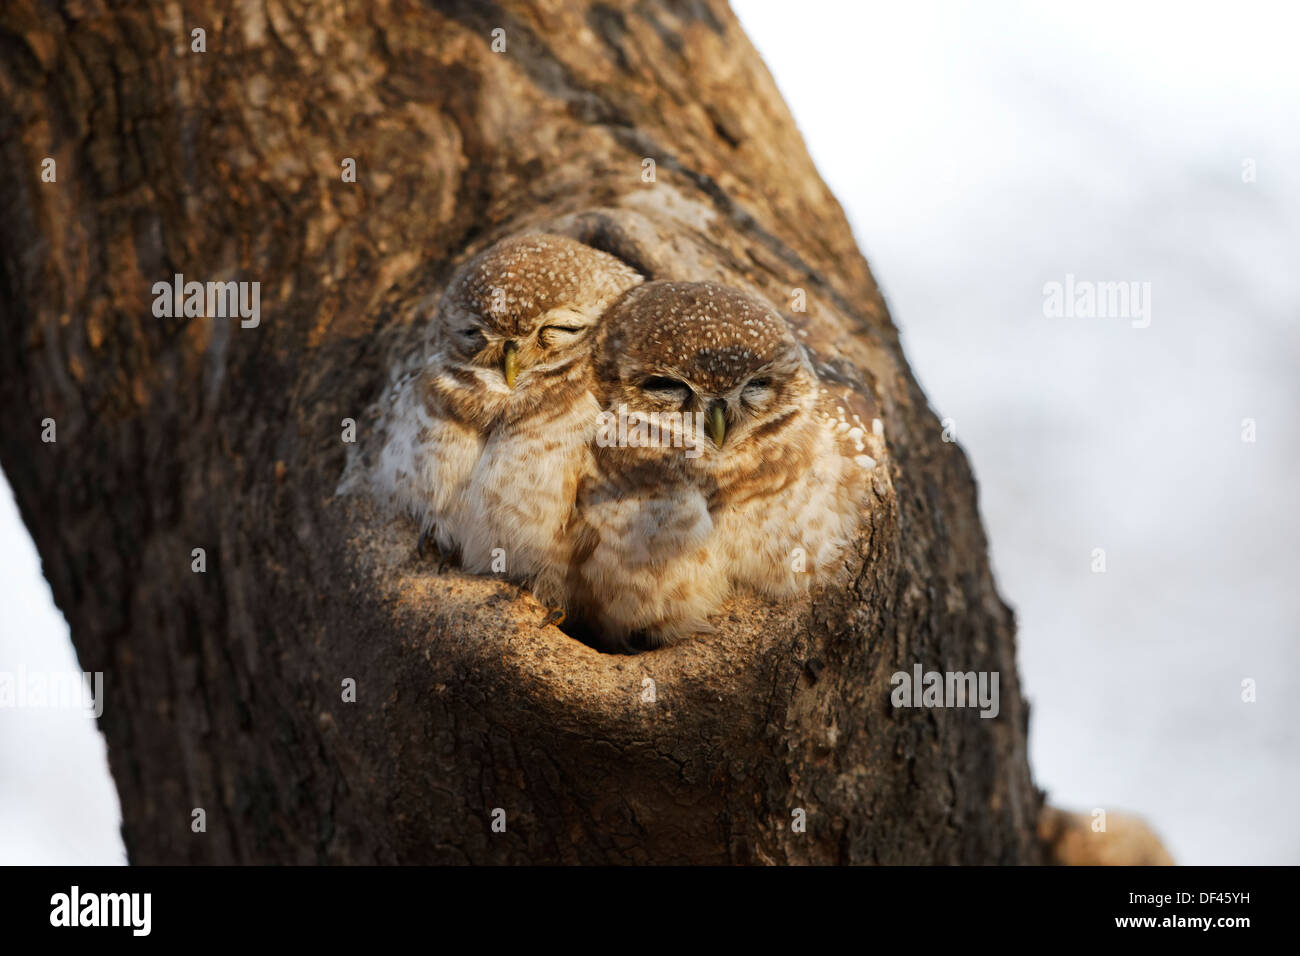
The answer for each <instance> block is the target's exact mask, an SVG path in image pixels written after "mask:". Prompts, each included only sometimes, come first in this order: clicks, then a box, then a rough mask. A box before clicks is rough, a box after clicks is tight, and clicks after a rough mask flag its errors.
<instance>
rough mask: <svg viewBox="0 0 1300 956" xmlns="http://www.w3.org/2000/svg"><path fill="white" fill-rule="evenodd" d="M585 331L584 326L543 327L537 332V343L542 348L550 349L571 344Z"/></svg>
mask: <svg viewBox="0 0 1300 956" xmlns="http://www.w3.org/2000/svg"><path fill="white" fill-rule="evenodd" d="M585 331H587V327H586V326H584V325H545V326H543V327H542V328H541V329H540V330H539V331H538V333H537V341H538V342H540V343H541V345H542V347H543V348H552V347H554V346H556V345H564V344H565V343H568V342H572V341H573V340H574V339H576V338H577V337H578V336H580V335H581V334H582V333H583V332H585Z"/></svg>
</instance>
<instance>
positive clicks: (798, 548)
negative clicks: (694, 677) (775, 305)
mask: <svg viewBox="0 0 1300 956" xmlns="http://www.w3.org/2000/svg"><path fill="white" fill-rule="evenodd" d="M593 366H594V369H595V375H596V383H595V386H596V396H597V398H598V400H599V401H600V403H601V405H602V423H601V426H600V427H599V428H598V430H597V434H596V439H595V442H594V445H595V447H594V448H593V454H592V458H591V461H590V470H589V471H588V472H587V473H585V474H584V475H583V478H582V481H581V483H580V485H579V489H578V497H577V499H576V502H575V511H576V515H575V518H574V520H573V521H572V522H571V535H572V537H573V540H574V543H573V545H572V546H571V548H570V559H571V562H572V564H571V568H570V571H569V580H568V589H567V600H568V603H569V605H570V607H571V609H572V610H573V611H574V612H576V615H577V616H580V617H582V618H584V619H586V620H589V621H591V622H592V625H593V627H594V628H596V629H598V630H599V631H600V632H601V634H603V635H604V637H605V639H606V640H607V642H608V643H610V644H612V645H614V646H619V645H622V644H627V643H629V642H631V641H633V640H636V639H640V640H644V641H645V642H646V643H647V644H649V645H650V646H655V645H657V644H660V643H664V642H669V641H672V640H674V639H676V638H680V637H684V636H687V635H690V634H694V633H700V632H707V631H708V630H709V629H710V627H709V624H708V618H709V615H710V614H711V613H713V612H714V611H716V610H717V608H718V606H719V605H720V604H721V603H722V602H723V601H724V600H725V599H726V598H727V597H728V596H729V595H730V594H731V593H733V591H735V590H736V589H742V590H746V591H749V592H752V593H756V594H758V595H761V596H764V597H768V598H774V599H781V598H787V597H790V596H793V595H796V594H798V593H800V592H802V591H804V590H806V589H808V588H809V587H810V586H811V585H812V584H814V583H819V582H822V581H825V580H827V579H828V578H829V577H830V576H831V575H833V574H834V573H835V572H836V571H837V570H838V569H839V568H840V567H841V566H842V563H843V562H842V560H841V557H842V554H843V551H844V549H845V547H846V546H847V545H848V544H849V543H850V542H851V541H852V539H853V537H854V535H855V534H856V532H857V530H858V528H859V526H860V523H861V518H862V513H863V510H864V508H865V507H866V506H867V503H868V501H869V491H868V489H869V484H870V481H871V477H870V475H871V471H872V469H873V468H875V467H876V463H877V461H878V460H879V455H880V451H881V449H882V447H883V445H882V440H881V434H880V432H881V429H880V425H879V422H878V420H874V419H873V417H872V415H871V410H872V408H873V407H874V406H872V405H871V404H870V400H869V399H867V398H865V397H864V396H862V395H860V394H858V393H857V392H856V391H854V390H853V389H852V388H849V387H846V386H830V385H828V384H827V383H824V382H823V381H822V380H821V379H819V377H818V376H817V374H816V373H815V371H814V368H813V365H812V363H811V360H810V358H809V356H808V354H807V353H806V352H805V350H804V349H803V348H802V347H801V346H800V345H799V343H798V342H797V341H796V340H795V337H794V335H793V334H792V333H791V330H790V328H789V327H788V326H787V324H786V322H785V321H784V320H783V319H782V318H781V316H780V315H778V314H777V313H776V312H775V311H774V310H772V309H771V308H770V307H769V306H768V305H766V304H765V303H763V302H761V301H759V300H758V299H756V298H754V297H753V296H750V295H748V294H746V293H744V292H741V291H739V290H737V289H734V288H732V287H729V286H725V285H720V284H717V283H713V282H648V283H645V284H644V285H641V286H639V287H638V288H636V289H634V290H633V291H631V292H630V293H628V294H627V295H626V296H624V297H623V298H622V299H621V300H619V302H618V303H617V304H616V305H615V306H614V307H613V308H611V310H610V311H609V312H608V313H607V314H606V317H605V320H604V322H603V323H602V329H601V332H600V334H599V342H598V344H597V346H596V355H595V358H594V362H593ZM864 414H865V416H866V417H865V420H864ZM868 422H870V423H871V424H868Z"/></svg>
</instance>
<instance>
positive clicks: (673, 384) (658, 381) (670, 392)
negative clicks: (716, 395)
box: [640, 375, 691, 402]
mask: <svg viewBox="0 0 1300 956" xmlns="http://www.w3.org/2000/svg"><path fill="white" fill-rule="evenodd" d="M640 388H641V391H643V392H645V393H646V394H647V395H649V396H650V397H652V398H655V399H658V400H659V401H665V402H685V401H686V400H687V399H688V398H690V397H691V387H690V386H689V385H687V384H686V383H685V382H683V381H681V380H680V379H676V378H668V377H667V376H664V375H654V376H651V377H650V378H647V379H646V380H645V381H643V382H642V383H641V385H640Z"/></svg>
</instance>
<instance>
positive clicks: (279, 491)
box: [0, 0, 1043, 863]
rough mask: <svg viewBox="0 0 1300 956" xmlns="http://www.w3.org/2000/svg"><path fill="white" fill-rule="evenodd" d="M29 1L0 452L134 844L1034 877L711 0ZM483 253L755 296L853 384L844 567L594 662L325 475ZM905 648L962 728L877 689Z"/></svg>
mask: <svg viewBox="0 0 1300 956" xmlns="http://www.w3.org/2000/svg"><path fill="white" fill-rule="evenodd" d="M54 6H55V5H50V4H46V3H40V2H36V0H11V2H7V3H6V4H5V5H4V8H3V11H2V12H0V47H2V49H3V54H2V57H0V63H2V70H0V83H2V84H3V96H2V97H0V144H2V145H0V149H2V150H3V154H2V156H3V162H4V168H5V169H6V170H7V173H8V175H7V176H6V177H5V182H4V185H3V187H0V196H3V226H0V230H2V235H3V239H2V242H3V245H2V246H0V329H3V344H4V348H3V349H0V368H2V369H3V372H2V374H0V398H2V399H3V406H4V407H5V408H7V409H8V410H9V411H8V412H7V418H8V423H7V425H6V427H5V428H4V430H3V437H2V438H0V462H2V463H3V466H4V469H5V472H6V474H7V475H8V476H9V479H10V481H11V483H12V485H13V488H14V492H15V494H16V496H17V499H18V503H19V506H20V508H21V510H22V514H23V518H24V520H25V521H26V523H27V526H28V527H29V528H30V529H31V532H32V534H33V536H34V538H35V540H36V544H37V547H38V548H39V550H40V553H41V556H42V559H43V561H44V567H45V573H46V575H47V576H48V578H49V580H50V583H51V586H52V588H53V591H54V596H55V599H56V601H57V603H58V605H59V607H61V608H62V610H63V612H64V614H65V615H66V616H67V619H68V621H69V624H70V625H71V629H72V636H73V641H74V643H75V645H76V649H77V653H78V654H79V656H80V660H81V664H82V667H83V668H84V669H85V670H87V671H102V672H104V675H105V676H104V694H105V706H104V713H103V717H102V720H101V726H102V728H103V730H104V732H105V734H106V735H107V739H108V748H109V758H110V762H111V766H112V771H113V776H114V778H115V780H116V783H117V787H118V791H119V794H120V796H121V802H122V812H123V816H124V822H123V833H124V838H125V842H126V847H127V850H128V853H129V855H130V858H131V860H132V861H133V862H135V863H162V862H204V863H255V862H258V863H260V862H296V863H314V862H348V863H365V862H403V863H417V862H450V863H456V862H474V863H483V862H501V863H514V862H519V863H525V862H528V863H538V862H548V861H555V862H584V863H622V862H655V863H728V862H738V863H746V862H762V863H795V862H808V863H871V862H875V863H993V862H997V863H1036V862H1040V861H1041V859H1042V858H1043V851H1042V848H1041V847H1040V844H1039V843H1038V840H1037V837H1036V827H1037V823H1038V814H1039V809H1040V805H1041V796H1040V794H1039V793H1038V791H1037V790H1036V789H1035V787H1034V785H1033V783H1032V781H1031V778H1030V773H1029V767H1028V763H1027V759H1026V724H1027V710H1028V708H1027V706H1026V704H1025V702H1024V701H1023V699H1022V697H1021V695H1020V689H1019V683H1018V680H1017V677H1016V671H1015V643H1014V622H1013V618H1012V614H1011V612H1010V611H1009V610H1008V609H1007V607H1006V606H1005V605H1004V604H1003V603H1002V601H1001V600H1000V599H999V597H998V594H997V592H996V589H995V587H994V583H993V580H992V577H991V575H990V571H989V565H988V560H987V555H986V544H985V538H984V534H983V530H982V528H981V525H980V520H979V517H978V514H977V510H976V495H975V485H974V482H973V480H972V477H971V473H970V469H969V467H968V465H967V462H966V460H965V458H964V457H963V455H962V453H961V451H960V450H959V449H958V447H957V446H956V445H954V444H951V443H947V442H945V441H943V439H942V436H941V429H940V427H939V425H938V423H937V422H936V420H935V417H934V415H933V413H932V412H931V410H930V409H929V407H928V406H927V404H926V399H925V396H924V394H923V393H922V392H921V390H920V388H919V387H918V385H917V384H916V382H915V380H914V379H913V377H912V374H911V372H910V370H909V369H908V366H907V363H906V361H905V360H904V358H903V355H902V352H901V349H900V346H899V341H898V336H897V333H896V331H895V329H894V327H893V325H892V324H891V321H890V318H889V316H888V314H887V312H886V309H885V306H884V303H883V301H882V299H881V297H880V294H879V292H878V291H877V288H876V285H875V283H874V281H873V279H872V276H871V273H870V271H869V270H868V268H867V264H866V262H865V261H864V259H863V258H862V256H861V255H860V254H859V252H858V251H857V248H856V246H855V245H854V241H853V237H852V235H851V233H850V230H849V228H848V225H847V223H846V221H845V218H844V216H843V213H842V211H841V210H840V207H839V206H838V204H837V203H836V202H835V200H834V198H833V197H832V196H831V194H830V193H829V191H828V190H827V188H826V186H825V185H824V184H823V183H822V181H821V179H820V178H819V177H818V175H817V173H816V171H815V169H814V168H813V165H812V163H811V161H810V159H809V157H808V155H807V153H806V151H805V149H804V147H803V144H802V142H801V140H800V138H799V135H798V132H797V131H796V129H795V126H794V124H793V122H792V120H791V118H790V116H789V114H788V113H787V111H786V109H785V107H784V105H783V103H782V101H781V99H780V96H779V95H778V93H777V91H776V88H775V86H774V85H773V83H772V80H771V78H770V77H769V76H768V74H767V72H766V70H765V69H764V67H763V65H762V63H761V62H760V60H759V58H758V56H757V54H756V53H755V52H754V50H753V48H752V47H751V46H750V44H749V43H748V41H747V40H746V38H745V36H744V35H743V33H742V32H741V30H740V28H739V26H738V24H737V22H736V20H735V18H734V16H733V15H732V14H731V12H730V10H729V9H727V8H726V7H725V6H724V5H723V4H721V3H720V2H713V0H710V2H705V0H637V2H627V3H617V4H615V3H612V2H611V3H599V2H597V3H591V2H558V0H550V2H543V3H524V2H502V3H499V4H492V3H478V2H474V3H471V2H468V0H466V2H461V3H418V2H415V0H376V2H374V3H366V4H357V5H350V4H319V3H314V2H308V0H295V2H285V0H246V2H235V0H214V2H211V3H208V4H202V5H199V8H195V7H193V6H190V5H186V6H184V7H181V6H177V5H152V4H141V5H139V7H138V9H120V10H118V9H114V10H113V11H111V12H110V11H109V10H107V9H106V6H107V5H105V4H103V3H101V2H97V0H86V2H75V3H74V2H67V3H64V4H62V5H59V7H60V8H59V9H54ZM198 28H202V29H203V30H204V31H205V34H204V35H203V40H204V46H205V51H204V52H196V51H195V49H194V47H195V46H196V45H197V42H198V41H197V40H196V39H195V37H194V35H193V33H192V31H194V30H195V29H198ZM496 31H502V32H496ZM502 44H504V50H501V49H500V47H501V46H502ZM494 46H495V47H496V49H494ZM46 158H50V159H53V160H54V161H55V166H54V168H55V170H56V171H57V172H56V176H57V178H56V180H55V181H53V182H47V181H43V178H42V173H43V170H45V169H48V164H44V165H43V161H44V160H45V159H46ZM348 159H352V160H355V169H356V177H355V178H356V181H355V182H349V181H346V163H345V160H348ZM646 160H653V173H654V178H653V181H647V175H648V172H649V170H650V164H648V163H646V162H645V161H646ZM524 228H546V229H549V230H551V231H557V232H566V233H568V234H570V235H573V236H574V237H576V238H581V239H583V240H584V241H587V242H589V243H591V244H592V245H596V246H598V247H600V248H603V249H605V250H606V251H609V252H612V253H614V254H615V255H619V256H621V257H623V258H624V259H626V260H627V261H629V262H631V263H632V264H634V265H636V266H637V267H638V268H639V269H641V271H642V272H643V273H645V274H647V275H652V276H654V277H657V278H677V279H699V278H714V279H718V280H719V281H726V282H730V283H732V284H737V285H742V286H744V287H746V288H749V289H751V290H753V291H756V292H759V293H761V294H763V295H765V296H767V298H768V299H769V300H770V301H771V302H772V303H773V305H774V306H776V307H777V308H779V309H781V310H782V312H783V313H784V314H785V315H786V316H787V318H789V319H790V320H791V322H792V323H794V324H795V326H796V327H797V328H798V329H799V330H800V331H799V334H800V337H801V341H803V342H804V343H805V344H806V345H807V346H808V347H809V348H810V350H812V352H813V353H814V355H815V356H817V358H818V360H819V361H821V362H822V363H823V365H824V368H825V369H826V370H827V371H828V374H839V375H844V376H849V377H852V378H855V379H857V380H859V381H862V382H865V383H866V384H867V385H868V386H870V387H871V388H872V389H873V390H874V392H875V394H876V396H877V400H878V402H879V406H880V409H881V417H882V419H883V420H884V423H885V433H886V435H887V439H888V443H889V456H890V458H889V468H888V481H887V482H885V483H883V485H882V487H879V488H878V489H877V491H878V492H880V493H881V494H882V496H883V498H882V500H884V501H885V502H887V506H885V507H882V508H879V509H877V510H876V511H874V512H873V513H872V518H871V520H870V524H869V527H868V528H867V529H866V531H865V532H864V534H863V536H862V538H861V540H860V541H859V542H858V543H857V547H856V554H855V555H854V556H853V561H852V563H853V566H854V571H855V573H854V574H853V575H852V577H851V579H850V583H849V584H848V585H846V586H844V587H836V588H832V589H830V590H827V591H823V592H821V593H816V594H814V595H813V596H812V598H811V599H805V600H802V601H798V602H791V603H789V604H786V605H782V606H771V605H767V604H764V603H762V602H759V601H754V600H747V599H737V600H735V601H733V602H732V603H731V604H730V605H729V607H728V608H727V609H726V611H725V612H724V614H723V615H722V617H721V620H720V622H719V629H718V633H717V634H714V635H710V636H707V637H700V638H697V639H694V640H691V641H688V642H685V643H681V644H677V645H675V646H673V647H670V648H667V649H662V650H657V651H653V652H649V653H645V654H641V655H635V656H629V655H616V654H605V653H600V652H598V651H596V650H594V649H592V648H590V647H588V646H586V645H585V644H583V643H581V642H579V641H577V640H575V639H574V638H572V637H570V636H568V635H567V634H565V633H564V632H563V631H561V630H559V629H557V628H556V627H554V626H549V625H547V626H543V623H542V622H543V619H544V617H545V609H544V608H543V607H541V606H540V605H539V604H538V603H537V602H536V601H535V600H534V599H533V598H532V597H531V596H530V595H529V594H528V592H527V591H525V590H522V589H520V588H517V587H515V586H513V585H511V584H509V583H508V582H505V581H502V580H496V579H491V578H485V577H470V576H466V575H463V574H461V573H460V572H459V571H457V569H456V568H455V567H454V566H453V567H448V568H440V567H439V565H438V563H437V561H436V560H429V559H428V558H427V557H426V558H425V559H423V560H422V559H420V558H419V557H417V554H416V550H415V540H416V530H417V529H416V528H415V527H414V525H413V524H411V523H410V522H407V521H404V520H400V519H395V518H392V517H390V516H387V515H383V514H380V513H378V512H376V511H374V510H373V509H372V508H371V506H370V505H369V504H367V502H366V500H365V499H364V498H363V497H357V496H348V495H340V494H338V493H337V489H338V487H339V482H340V478H341V476H342V475H343V472H344V469H345V466H346V464H347V462H348V460H349V456H352V455H355V454H358V453H359V451H358V450H359V449H360V448H361V447H363V446H364V445H365V440H366V437H367V425H368V423H369V422H370V421H372V414H371V412H372V409H371V406H372V405H373V403H374V402H375V401H376V400H377V399H378V397H379V395H380V393H381V391H382V390H383V388H384V386H385V385H386V383H387V376H388V370H389V368H390V367H391V364H392V362H393V356H394V355H395V354H397V353H398V352H399V351H400V350H401V349H402V348H403V347H404V346H405V344H406V343H407V342H408V341H409V340H410V339H411V337H412V336H413V335H418V334H419V331H420V330H419V327H418V326H417V325H416V311H415V308H414V306H415V303H416V302H417V301H420V300H421V299H423V298H425V297H427V296H429V295H431V294H436V293H437V292H438V291H439V290H440V289H441V288H442V286H443V284H444V283H445V281H446V279H447V277H448V275H449V272H450V270H451V268H452V267H453V265H454V264H456V263H458V262H459V261H462V260H463V258H464V257H465V256H466V255H469V254H472V253H474V252H476V251H478V250H480V249H482V248H484V246H485V245H487V244H488V243H489V242H491V241H494V240H496V239H499V238H501V237H503V236H506V235H509V234H510V233H512V232H515V231H518V230H520V229H524ZM177 273H180V274H183V275H184V276H185V279H186V281H190V280H197V281H200V282H207V281H226V280H238V281H248V282H252V281H257V282H259V283H260V295H261V300H260V305H261V313H260V321H259V323H258V324H257V325H256V326H251V324H250V325H249V327H245V325H244V324H242V323H241V321H240V319H239V318H202V317H195V318H185V317H183V316H182V317H177V318H166V317H157V316H156V315H155V313H154V310H153V303H154V300H155V292H154V291H153V287H154V284H155V283H159V282H164V283H170V282H172V280H173V276H174V275H175V274H177ZM799 290H801V292H800V291H799ZM801 296H802V297H803V298H805V299H806V311H800V310H799V306H798V305H797V304H796V303H797V302H798V299H799V298H800V297H801ZM45 419H52V420H53V422H54V427H55V429H56V432H55V434H56V437H57V440H56V441H54V442H48V441H43V440H42V433H43V425H42V422H43V421H44V420H45ZM345 419H352V420H355V422H356V423H357V430H358V433H357V437H358V442H357V444H351V443H349V442H348V441H346V440H345V439H346V437H348V436H346V435H345V425H344V420H345ZM198 548H202V549H204V552H203V558H204V560H205V561H206V567H205V569H204V570H201V571H196V570H194V568H195V567H196V561H197V559H196V557H195V556H194V554H193V552H194V549H198ZM917 664H920V665H922V667H923V668H924V669H925V670H927V671H929V670H938V671H962V672H965V671H977V672H996V673H997V674H998V675H999V676H1000V687H999V689H1000V710H999V713H998V714H997V716H996V717H995V718H993V719H983V718H981V717H980V715H979V712H978V710H975V709H969V708H967V709H962V708H924V707H923V708H900V707H894V706H892V705H891V699H890V696H891V690H892V689H893V688H892V685H891V675H892V674H894V673H895V672H898V671H904V672H907V673H909V674H910V673H912V671H913V668H914V666H915V665H917ZM647 678H648V679H649V681H647ZM348 680H352V681H355V687H356V695H355V702H352V701H348V700H345V699H344V694H345V691H344V685H345V682H347V681H348ZM200 808H201V809H203V810H204V816H205V820H206V830H205V831H203V832H195V824H194V821H195V819H196V817H195V814H194V811H195V810H196V809H200ZM498 810H499V811H503V813H498V812H495V811H498ZM800 810H802V811H803V815H802V816H803V818H806V831H805V832H801V830H802V828H801V827H800V826H799V825H798V821H799V819H800V818H801V815H800V814H799V813H798V812H797V811H800ZM494 821H496V823H497V825H496V826H494ZM502 821H504V832H500V831H501V822H502Z"/></svg>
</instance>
